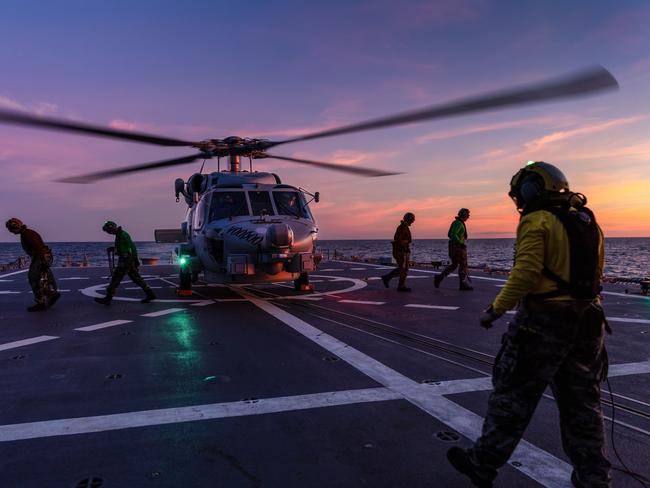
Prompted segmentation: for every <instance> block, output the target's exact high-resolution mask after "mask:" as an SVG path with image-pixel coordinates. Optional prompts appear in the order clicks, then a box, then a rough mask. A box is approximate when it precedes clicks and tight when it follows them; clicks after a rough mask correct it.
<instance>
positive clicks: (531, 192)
mask: <svg viewBox="0 0 650 488" xmlns="http://www.w3.org/2000/svg"><path fill="white" fill-rule="evenodd" d="M568 192H569V182H568V181H567V179H566V176H564V173H562V171H560V170H559V169H558V168H557V167H555V166H553V165H552V164H549V163H545V162H544V161H528V164H526V166H524V167H523V168H521V169H520V170H519V171H517V173H516V174H515V175H514V176H513V177H512V180H510V192H508V195H509V196H510V198H512V199H513V200H514V202H515V204H516V205H517V208H519V209H523V208H524V207H525V206H526V205H528V204H530V203H533V202H535V201H537V200H539V199H540V198H541V197H543V196H547V195H558V194H561V193H568Z"/></svg>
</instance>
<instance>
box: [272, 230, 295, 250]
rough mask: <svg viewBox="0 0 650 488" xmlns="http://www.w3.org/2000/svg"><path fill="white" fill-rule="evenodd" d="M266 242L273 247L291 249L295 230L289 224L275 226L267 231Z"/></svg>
mask: <svg viewBox="0 0 650 488" xmlns="http://www.w3.org/2000/svg"><path fill="white" fill-rule="evenodd" d="M266 242H267V243H268V244H270V245H271V246H273V247H278V248H288V247H291V246H292V244H293V230H292V229H291V227H289V226H288V225H287V224H273V225H271V226H270V227H269V228H268V229H267V230H266Z"/></svg>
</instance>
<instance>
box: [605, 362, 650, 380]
mask: <svg viewBox="0 0 650 488" xmlns="http://www.w3.org/2000/svg"><path fill="white" fill-rule="evenodd" d="M643 373H650V361H641V362H639V363H622V364H610V365H609V377H610V378H611V377H612V376H626V375H632V374H643Z"/></svg>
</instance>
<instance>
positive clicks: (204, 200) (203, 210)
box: [193, 193, 210, 232]
mask: <svg viewBox="0 0 650 488" xmlns="http://www.w3.org/2000/svg"><path fill="white" fill-rule="evenodd" d="M209 208H210V194H209V193H208V194H205V195H203V196H202V197H201V200H199V203H198V204H197V205H196V208H195V210H194V225H193V227H194V232H199V231H200V230H201V229H203V225H204V224H205V222H206V221H207V217H208V209H209Z"/></svg>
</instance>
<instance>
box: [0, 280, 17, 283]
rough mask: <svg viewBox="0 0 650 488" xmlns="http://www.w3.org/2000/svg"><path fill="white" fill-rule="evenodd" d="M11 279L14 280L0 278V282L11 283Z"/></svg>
mask: <svg viewBox="0 0 650 488" xmlns="http://www.w3.org/2000/svg"><path fill="white" fill-rule="evenodd" d="M13 281H14V280H0V283H11V282H13Z"/></svg>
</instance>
